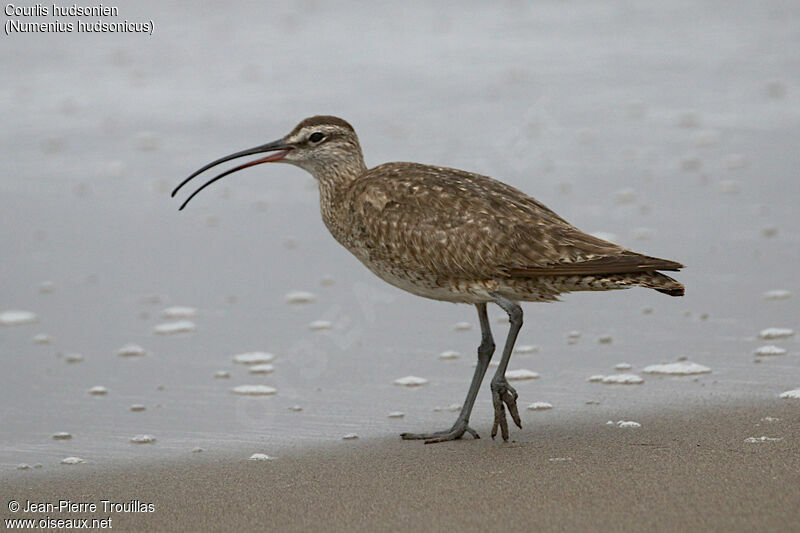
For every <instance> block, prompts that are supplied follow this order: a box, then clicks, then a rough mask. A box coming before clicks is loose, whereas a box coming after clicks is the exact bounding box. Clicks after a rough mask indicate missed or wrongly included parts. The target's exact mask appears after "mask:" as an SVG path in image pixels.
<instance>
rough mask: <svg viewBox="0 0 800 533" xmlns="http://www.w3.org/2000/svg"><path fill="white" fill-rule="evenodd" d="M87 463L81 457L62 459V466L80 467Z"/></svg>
mask: <svg viewBox="0 0 800 533" xmlns="http://www.w3.org/2000/svg"><path fill="white" fill-rule="evenodd" d="M85 462H86V461H85V460H84V459H81V458H80V457H64V458H63V459H61V464H62V465H79V464H81V463H85Z"/></svg>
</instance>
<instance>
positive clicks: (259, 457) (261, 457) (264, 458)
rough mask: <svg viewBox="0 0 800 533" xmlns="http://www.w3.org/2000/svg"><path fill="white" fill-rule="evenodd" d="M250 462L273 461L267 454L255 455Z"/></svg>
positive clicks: (250, 458)
mask: <svg viewBox="0 0 800 533" xmlns="http://www.w3.org/2000/svg"><path fill="white" fill-rule="evenodd" d="M248 459H249V460H250V461H269V460H270V459H272V457H270V456H269V455H267V454H265V453H254V454H253V455H251V456H250V457H249V458H248Z"/></svg>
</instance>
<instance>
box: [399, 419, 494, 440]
mask: <svg viewBox="0 0 800 533" xmlns="http://www.w3.org/2000/svg"><path fill="white" fill-rule="evenodd" d="M464 433H469V434H470V435H472V437H473V438H475V439H479V438H480V437H479V436H478V433H477V432H476V431H475V430H474V429H472V428H471V427H469V426H468V425H467V421H466V420H460V419H459V420H457V421H456V423H455V424H453V427H452V428H450V429H446V430H444V431H434V432H432V433H402V434H401V435H400V437H401V438H402V439H403V440H423V439H424V440H425V444H434V443H436V442H446V441H448V440H456V439H460V438H461V437H462V436H463V435H464Z"/></svg>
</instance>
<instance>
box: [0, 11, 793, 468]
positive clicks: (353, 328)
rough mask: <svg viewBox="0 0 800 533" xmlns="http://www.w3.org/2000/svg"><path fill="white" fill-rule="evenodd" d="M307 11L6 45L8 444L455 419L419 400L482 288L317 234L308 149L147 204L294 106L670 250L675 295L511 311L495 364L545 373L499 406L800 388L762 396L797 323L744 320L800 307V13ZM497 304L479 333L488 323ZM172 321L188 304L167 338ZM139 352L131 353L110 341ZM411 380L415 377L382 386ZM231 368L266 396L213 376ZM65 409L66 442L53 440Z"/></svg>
mask: <svg viewBox="0 0 800 533" xmlns="http://www.w3.org/2000/svg"><path fill="white" fill-rule="evenodd" d="M309 6H311V3H304V2H299V3H294V4H291V5H287V6H283V7H280V6H270V7H269V8H266V7H264V6H263V5H262V4H261V3H257V2H243V3H237V4H232V5H227V4H226V6H225V9H224V10H221V9H220V10H218V11H215V12H214V16H206V14H205V13H203V12H201V11H200V10H197V11H192V10H187V9H186V8H185V6H184V5H183V4H177V3H176V4H174V5H169V4H166V3H164V2H140V3H137V5H136V6H135V7H125V8H124V10H123V11H124V13H123V15H124V17H125V18H127V19H130V20H146V19H153V20H154V21H155V23H156V30H155V33H154V35H153V36H152V37H145V36H141V35H101V36H98V35H78V34H67V35H52V34H51V35H44V34H41V35H32V34H27V35H12V36H10V37H6V39H5V41H6V42H5V44H4V46H5V50H6V52H5V53H4V54H3V56H2V58H0V62H1V63H2V67H3V68H2V69H0V77H2V81H3V83H2V85H0V87H2V88H0V91H2V92H3V98H2V99H0V110H2V114H3V117H4V130H3V131H4V135H3V142H2V145H0V151H1V152H2V155H3V157H2V160H3V161H4V162H5V163H4V165H3V170H2V176H0V211H1V212H2V213H3V224H2V225H0V244H2V250H3V256H2V257H3V260H2V262H0V279H2V280H3V281H2V284H0V313H3V312H5V311H26V312H29V313H34V314H35V315H34V316H35V321H33V322H31V320H32V319H30V315H25V316H27V317H28V319H25V320H19V318H20V316H21V315H19V314H11V315H3V316H6V317H10V318H11V322H12V324H11V325H3V326H0V361H2V364H3V365H4V370H5V371H4V372H3V373H2V376H1V377H0V424H1V425H2V427H3V431H2V432H1V433H0V466H2V467H3V468H5V469H7V470H9V469H13V468H14V467H15V466H16V465H17V464H19V463H28V464H37V463H42V464H44V465H45V468H52V469H55V468H66V467H61V466H60V465H59V464H58V463H59V462H60V461H61V460H62V459H64V458H65V457H69V456H75V457H80V458H82V459H84V460H85V461H87V462H93V463H104V462H114V461H120V460H125V459H128V458H144V459H150V458H160V457H164V456H176V455H178V456H180V455H182V454H188V453H190V452H191V451H192V450H193V449H195V448H197V447H202V448H203V449H216V450H218V449H221V448H229V447H234V446H240V445H251V444H252V445H253V446H257V450H260V451H264V452H266V453H268V454H269V455H270V456H271V455H272V454H273V453H274V450H279V449H281V448H282V447H288V446H296V445H305V444H308V443H316V442H320V441H341V439H342V437H343V436H344V435H348V434H351V433H352V434H357V435H358V436H359V437H360V438H361V439H364V438H367V437H371V436H379V435H387V434H395V433H400V432H401V431H420V430H428V429H443V428H445V427H449V425H450V424H451V423H452V419H453V417H454V416H455V414H454V413H453V412H451V411H450V410H448V409H441V408H440V409H439V410H438V411H434V408H436V407H437V406H442V405H445V406H447V405H451V404H454V403H456V404H458V403H460V402H461V401H462V399H463V396H464V394H465V393H466V389H467V386H468V384H469V379H470V377H471V375H472V372H473V367H472V365H473V363H474V355H473V354H474V353H475V348H476V346H477V344H478V342H479V340H480V338H479V337H480V334H479V327H478V321H477V316H476V313H475V311H474V309H473V308H470V307H467V306H454V305H450V304H444V303H439V302H433V301H426V300H422V299H419V298H416V297H414V296H411V295H408V294H405V293H402V292H400V291H399V290H396V289H394V288H392V287H389V286H387V285H385V284H383V283H382V282H381V281H380V280H378V279H377V278H375V277H374V276H373V275H372V274H371V273H369V272H368V271H367V270H366V269H365V268H364V267H363V266H361V265H360V264H359V263H358V262H357V260H356V259H354V258H353V257H351V256H350V255H349V254H348V253H347V252H346V251H345V250H344V249H342V248H340V247H339V246H338V244H336V242H334V240H333V239H332V238H331V237H330V235H328V234H327V231H326V229H325V228H324V226H323V225H322V223H321V221H320V216H319V213H318V197H317V192H316V190H315V188H314V183H313V180H312V179H311V178H310V177H309V176H307V175H305V174H304V173H303V172H302V171H300V170H298V169H295V168H291V167H288V166H282V165H273V166H262V167H259V168H256V169H250V170H248V171H247V172H242V173H238V174H236V176H231V177H229V178H227V179H226V180H225V181H223V182H220V183H218V184H216V186H214V187H212V188H210V189H208V190H206V191H203V193H202V194H201V195H199V196H198V197H197V198H195V199H194V200H193V201H192V203H191V204H190V205H189V206H188V207H187V209H186V210H184V211H183V212H178V211H177V207H178V205H179V201H180V200H181V199H183V198H185V196H184V195H183V194H182V195H181V197H180V198H179V199H178V201H176V200H174V199H170V198H169V191H170V190H171V189H172V187H173V186H174V185H176V184H177V183H178V182H179V181H180V180H181V179H183V177H185V176H186V175H188V174H189V173H190V172H192V171H193V170H195V169H196V168H198V167H200V166H202V165H203V164H205V163H207V162H208V161H210V160H213V159H216V158H217V157H219V156H222V155H225V154H227V153H230V152H233V151H236V150H240V149H243V148H247V147H250V146H254V145H257V144H262V143H263V142H265V141H269V140H273V139H275V138H277V137H280V136H281V135H283V134H284V133H286V132H287V131H288V130H289V129H290V128H291V127H293V126H294V124H295V123H296V122H297V121H299V120H300V119H301V118H303V117H305V116H308V115H311V114H316V113H332V114H336V115H340V116H343V117H345V118H346V119H348V120H349V121H350V122H351V123H353V124H354V126H355V127H356V129H357V131H358V132H359V134H360V137H361V142H362V146H363V148H364V150H365V154H366V159H367V162H368V164H370V165H374V164H378V163H381V162H384V161H389V160H413V161H420V162H427V163H434V164H440V165H445V166H452V167H459V168H465V169H469V170H473V171H477V172H481V173H485V174H489V175H492V176H495V177H497V178H500V179H503V180H504V181H506V182H508V183H510V184H513V185H515V186H517V187H519V188H521V189H523V190H524V191H526V192H528V193H530V194H532V195H534V196H536V197H537V198H538V199H540V200H541V201H543V202H544V203H546V204H547V205H548V206H550V207H551V208H553V209H555V210H556V211H557V212H558V213H560V214H561V215H562V216H564V217H565V218H567V219H568V220H570V221H571V222H573V223H574V224H576V225H577V226H578V227H580V228H582V229H584V230H585V231H589V232H593V233H598V232H602V233H603V234H607V235H613V236H614V238H615V239H616V240H617V242H619V243H620V244H623V245H625V246H629V247H632V248H634V249H636V250H638V251H642V252H645V253H649V254H653V255H657V256H661V257H668V258H671V259H675V260H679V261H681V262H683V263H685V264H686V265H687V269H686V270H685V271H684V272H682V273H680V274H678V275H677V276H676V277H678V278H679V279H680V280H681V281H683V282H684V283H685V284H686V286H687V295H686V297H684V298H668V297H666V296H664V295H661V294H658V293H655V292H652V291H645V290H630V291H623V292H616V293H597V294H574V295H568V296H566V297H565V298H564V303H559V304H546V305H545V304H526V305H525V312H526V315H525V326H524V328H523V330H522V333H521V334H520V338H519V341H518V342H519V345H520V349H518V350H517V352H516V353H515V355H514V357H513V358H512V361H511V365H510V368H511V369H520V368H524V369H529V370H530V371H532V372H536V373H538V374H539V375H540V377H539V378H538V379H535V380H527V381H518V382H514V386H515V387H516V388H517V390H518V392H519V394H520V402H521V403H520V406H523V405H529V404H530V403H531V402H532V401H534V400H535V401H542V402H544V401H546V402H548V403H551V404H552V405H553V408H552V409H549V410H547V411H544V412H534V411H527V410H524V409H523V412H522V413H521V414H522V417H523V424H524V427H525V431H531V429H530V428H531V427H534V428H535V424H536V422H537V421H538V420H546V419H547V417H564V416H568V415H569V414H570V413H577V412H584V411H587V410H590V409H595V408H598V409H599V408H603V409H608V410H612V411H615V412H616V413H617V415H618V417H624V416H626V410H628V409H633V408H634V407H635V408H637V409H640V408H642V407H648V406H649V407H652V408H659V407H660V406H663V405H665V404H669V405H681V404H685V405H687V406H692V405H698V404H713V403H715V402H719V403H722V402H726V401H729V400H732V399H739V400H742V399H744V400H747V399H753V400H756V399H757V400H767V401H775V402H786V401H790V402H794V401H796V400H795V399H793V398H792V397H787V398H786V399H779V398H778V395H779V394H780V393H782V392H786V391H790V390H793V389H797V387H798V385H799V384H800V347H799V346H798V337H797V336H796V335H795V336H789V337H782V338H774V339H773V338H771V339H770V343H774V344H775V345H776V346H779V347H780V348H783V349H786V350H787V353H786V354H784V355H780V356H770V357H764V358H760V357H756V356H754V351H755V350H756V349H757V348H758V347H759V346H760V345H762V344H763V341H762V340H761V339H759V334H760V332H762V331H763V330H765V329H767V328H782V329H790V330H797V328H798V317H800V305H799V304H798V295H799V294H800V283H799V280H800V277H798V274H797V265H798V264H800V233H798V228H800V210H798V209H797V201H798V198H800V180H798V179H797V171H796V169H797V168H800V151H798V150H797V143H798V139H800V131H798V118H800V65H798V63H797V54H796V36H797V34H798V31H799V30H800V7H798V6H797V5H796V4H794V3H790V2H766V3H763V2H762V3H757V4H756V3H751V2H733V3H732V2H721V1H720V2H705V3H703V7H702V8H699V7H698V6H697V5H696V3H694V2H671V3H669V4H668V5H659V6H656V5H647V6H637V5H632V4H629V3H626V2H569V3H560V2H552V3H548V2H545V3H537V4H536V5H535V7H526V6H524V5H522V4H519V5H517V4H515V3H505V4H499V5H497V4H492V5H491V6H489V5H482V4H478V3H475V4H474V5H469V6H463V7H462V8H461V9H459V10H457V11H454V10H445V9H443V8H437V7H434V6H429V5H427V4H425V3H418V4H416V5H415V6H413V8H412V7H405V6H404V7H402V8H401V7H400V6H399V5H383V6H381V7H375V8H373V9H371V10H365V9H363V8H356V7H354V6H350V8H348V7H347V6H342V5H341V3H339V4H337V5H336V7H335V8H334V7H332V6H326V5H324V4H320V5H317V4H313V9H310V8H309ZM209 177H211V175H209ZM200 183H201V182H198V184H197V185H198V186H199V185H200ZM186 194H188V191H187V192H186ZM776 291H777V292H776ZM776 294H777V295H778V296H777V297H776V296H775V295H776ZM287 300H288V301H287ZM301 301H302V302H304V303H299V302H301ZM291 302H295V303H291ZM175 308H178V309H181V310H182V312H179V313H178V315H181V316H176V314H175V313H174V312H171V313H166V311H165V310H168V309H173V310H174V309H175ZM188 308H192V309H193V310H194V312H193V313H191V322H190V323H191V324H192V325H193V327H188V326H187V325H186V322H188V321H187V320H185V318H186V317H187V316H189V315H188V314H187V313H186V312H185V310H186V309H188ZM165 313H166V314H165ZM490 313H491V314H490V318H491V322H492V326H493V328H494V330H495V340H496V341H497V344H498V345H499V346H501V345H502V341H501V339H502V338H503V336H504V335H505V331H506V326H505V323H506V320H505V318H504V316H503V314H502V312H501V311H500V310H499V309H492V310H491V311H490ZM173 319H180V320H181V322H179V324H182V325H183V327H180V328H175V327H172V328H167V329H166V331H164V330H159V329H158V328H159V326H161V325H164V324H165V320H167V321H170V322H166V323H167V324H170V323H172V324H173V326H174V324H175V322H171V321H172V320H173ZM20 321H21V322H25V323H24V324H18V325H13V322H20ZM4 323H5V321H4ZM321 323H326V327H327V326H328V325H329V326H330V329H326V328H316V327H310V326H309V325H310V324H321ZM328 323H329V324H328ZM465 323H466V324H465ZM159 331H163V332H164V333H170V334H166V335H164V334H159V333H158V332H159ZM572 332H576V333H577V332H579V333H577V334H574V333H572ZM43 339H45V340H49V342H43V341H42V340H43ZM130 344H135V345H138V346H140V347H142V348H143V350H144V351H145V354H144V355H143V356H139V357H120V356H119V355H118V351H119V350H120V347H123V346H126V345H130ZM522 346H529V348H526V349H522ZM249 352H267V353H272V354H274V355H275V358H274V360H273V361H271V362H270V363H271V364H272V365H274V367H275V369H274V372H272V373H268V374H263V375H260V374H259V375H254V374H250V373H249V372H248V370H249V369H248V367H247V365H241V364H235V363H234V362H233V360H232V358H233V357H234V356H235V355H236V354H242V353H249ZM448 352H457V353H460V354H462V355H461V357H458V358H441V357H440V355H441V354H443V353H448ZM70 354H80V355H81V356H82V359H75V360H74V362H72V363H69V362H68V361H69V360H70V359H69V357H68V356H69V355H70ZM679 358H687V359H688V360H689V361H692V362H696V363H698V364H701V365H704V366H707V367H709V368H710V369H711V373H708V374H702V375H698V376H684V377H675V376H659V375H650V374H646V375H645V376H644V378H643V379H644V383H643V384H641V385H636V386H628V385H601V384H598V383H590V382H587V378H588V377H589V376H592V375H597V374H602V375H604V376H608V375H615V372H616V370H615V365H617V364H618V363H619V362H620V361H625V362H626V363H628V364H630V365H631V368H630V369H625V370H624V372H625V373H633V374H637V375H638V374H639V373H640V372H642V370H643V369H644V368H645V367H646V366H649V365H654V364H659V363H673V362H677V361H678V359H679ZM220 371H223V372H228V373H229V375H230V377H229V378H227V379H225V378H223V377H222V376H221V375H220V374H219V372H220ZM490 371H491V370H490ZM409 375H412V376H418V377H421V378H424V379H426V380H428V382H427V384H425V385H424V386H418V387H398V386H396V385H394V383H393V382H394V381H395V380H396V379H398V378H399V377H401V376H409ZM488 379H489V378H488V377H487V381H488ZM242 385H263V386H266V387H271V388H274V389H276V390H277V393H276V394H274V395H266V396H258V397H251V396H248V395H239V394H234V393H232V390H233V389H234V388H236V387H239V386H242ZM95 386H100V387H104V388H105V389H107V392H106V393H105V394H91V393H90V392H89V391H90V390H92V387H95ZM95 390H101V389H95ZM256 390H258V389H256ZM262 390H268V389H262ZM587 402H589V403H588V404H587ZM598 404H599V405H598ZM133 405H140V406H144V407H145V408H144V409H138V408H137V409H135V410H134V409H133V408H132V406H133ZM394 412H403V413H405V416H403V417H399V416H389V415H390V414H392V413H394ZM491 412H492V411H491V405H490V395H489V391H488V385H485V386H484V388H483V389H482V390H481V393H480V395H479V397H478V401H477V404H476V408H475V411H474V413H473V416H472V421H473V424H474V425H475V426H476V429H478V430H479V431H481V432H482V433H486V432H487V429H488V426H489V424H490V422H491ZM604 416H605V415H604V414H603V413H598V423H599V424H603V423H605V420H608V417H604ZM615 416H616V415H615ZM62 431H63V432H68V433H70V434H72V435H73V438H72V439H69V440H54V439H53V438H52V435H53V434H55V433H57V432H62ZM534 431H535V429H534ZM637 431H646V427H644V428H640V429H638V430H637ZM132 435H152V436H154V437H155V438H156V439H157V440H156V442H154V443H152V444H151V445H149V446H136V445H135V444H133V443H131V441H130V439H131V436H132ZM512 436H514V434H513V433H512ZM516 436H521V438H524V432H523V433H520V432H517V433H516ZM350 444H352V443H346V442H345V443H342V445H350ZM254 451H255V450H254ZM78 468H79V466H78Z"/></svg>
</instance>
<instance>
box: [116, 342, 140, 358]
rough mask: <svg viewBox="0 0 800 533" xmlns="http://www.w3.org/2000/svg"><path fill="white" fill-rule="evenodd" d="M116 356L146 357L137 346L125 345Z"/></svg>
mask: <svg viewBox="0 0 800 533" xmlns="http://www.w3.org/2000/svg"><path fill="white" fill-rule="evenodd" d="M117 355H119V356H120V357H141V356H143V355H147V351H146V350H145V349H144V348H142V347H141V346H139V345H138V344H126V345H125V346H123V347H122V348H120V349H119V350H117Z"/></svg>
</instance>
